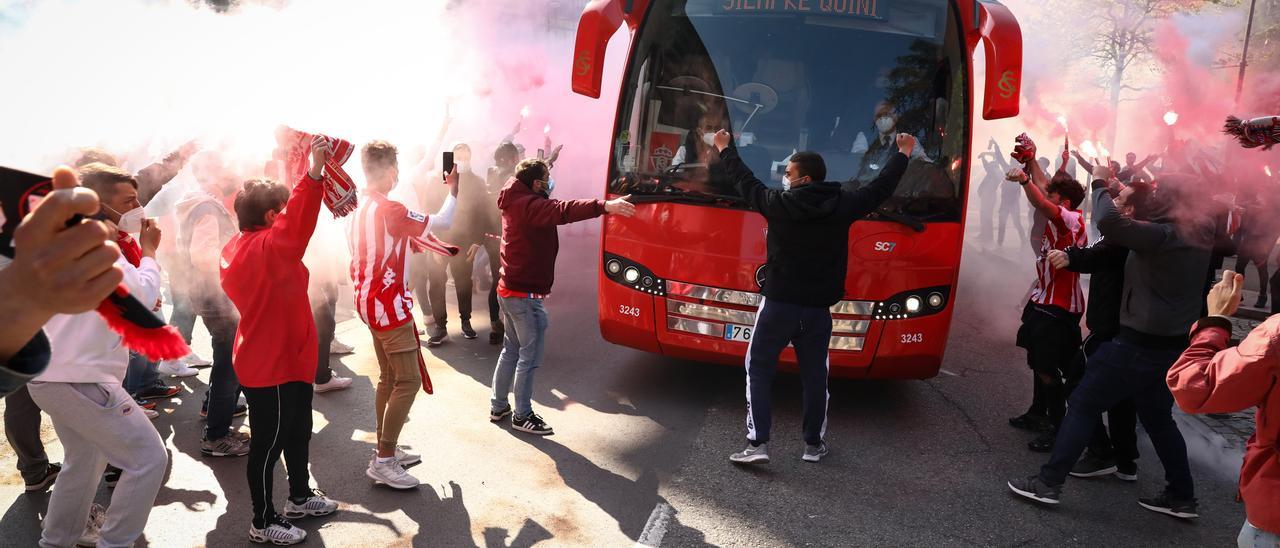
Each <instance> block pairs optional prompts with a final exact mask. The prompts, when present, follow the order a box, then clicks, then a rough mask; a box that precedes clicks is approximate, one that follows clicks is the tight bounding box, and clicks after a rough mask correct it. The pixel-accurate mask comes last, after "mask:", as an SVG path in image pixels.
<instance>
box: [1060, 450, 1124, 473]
mask: <svg viewBox="0 0 1280 548" xmlns="http://www.w3.org/2000/svg"><path fill="white" fill-rule="evenodd" d="M1115 472H1116V461H1114V460H1111V459H1104V458H1102V457H1099V456H1096V455H1094V454H1093V453H1092V452H1086V453H1085V454H1084V457H1082V458H1081V459H1080V460H1079V461H1077V462H1076V465H1075V466H1072V467H1071V475H1072V476H1075V477H1077V478H1096V477H1098V476H1106V475H1109V474H1114V473H1115Z"/></svg>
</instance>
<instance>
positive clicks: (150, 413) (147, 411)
mask: <svg viewBox="0 0 1280 548" xmlns="http://www.w3.org/2000/svg"><path fill="white" fill-rule="evenodd" d="M142 414H143V415H146V416H147V418H148V419H150V420H156V417H159V416H160V412H159V411H156V410H155V409H142Z"/></svg>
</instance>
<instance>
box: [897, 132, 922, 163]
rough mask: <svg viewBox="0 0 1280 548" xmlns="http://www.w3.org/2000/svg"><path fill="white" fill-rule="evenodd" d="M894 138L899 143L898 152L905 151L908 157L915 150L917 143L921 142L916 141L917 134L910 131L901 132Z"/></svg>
mask: <svg viewBox="0 0 1280 548" xmlns="http://www.w3.org/2000/svg"><path fill="white" fill-rule="evenodd" d="M894 140H895V141H896V142H897V143H898V152H901V153H903V154H904V155H906V157H908V158H910V157H911V153H912V152H914V151H915V149H916V145H918V144H920V142H919V141H916V138H915V136H914V135H911V134H909V133H899V134H898V135H897V137H894Z"/></svg>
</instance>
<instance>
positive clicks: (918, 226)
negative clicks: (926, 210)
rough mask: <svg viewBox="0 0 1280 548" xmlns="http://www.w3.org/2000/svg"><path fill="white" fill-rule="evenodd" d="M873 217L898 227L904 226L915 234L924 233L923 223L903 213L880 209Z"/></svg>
mask: <svg viewBox="0 0 1280 548" xmlns="http://www.w3.org/2000/svg"><path fill="white" fill-rule="evenodd" d="M873 215H875V216H876V217H878V218H881V219H884V220H886V221H893V222H895V223H898V224H900V225H905V226H906V227H907V228H910V229H911V230H914V231H916V232H924V221H921V220H920V219H917V218H915V217H912V216H910V215H907V214H905V213H895V212H893V211H889V210H888V209H885V208H883V207H882V208H880V209H877V210H876V211H875V213H873Z"/></svg>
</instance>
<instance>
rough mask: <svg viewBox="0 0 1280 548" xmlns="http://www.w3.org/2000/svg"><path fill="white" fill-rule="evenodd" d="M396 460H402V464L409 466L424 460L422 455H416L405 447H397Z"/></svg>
mask: <svg viewBox="0 0 1280 548" xmlns="http://www.w3.org/2000/svg"><path fill="white" fill-rule="evenodd" d="M396 460H398V461H400V466H409V465H413V464H418V463H419V462H422V455H415V454H413V453H410V452H408V451H405V450H404V449H402V448H400V447H397V448H396Z"/></svg>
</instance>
